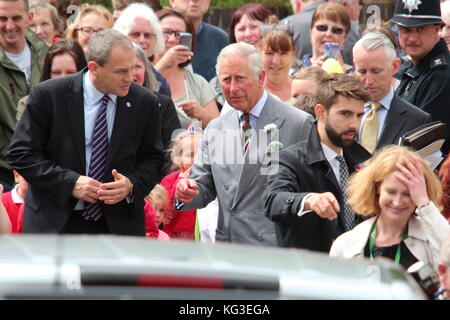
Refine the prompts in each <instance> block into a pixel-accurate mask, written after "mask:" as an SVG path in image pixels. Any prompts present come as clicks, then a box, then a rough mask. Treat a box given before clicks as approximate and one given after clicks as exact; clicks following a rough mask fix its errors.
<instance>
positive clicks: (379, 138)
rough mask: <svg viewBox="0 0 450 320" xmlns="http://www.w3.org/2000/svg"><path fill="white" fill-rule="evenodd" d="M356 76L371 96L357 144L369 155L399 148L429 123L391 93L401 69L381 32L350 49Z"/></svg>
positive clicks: (369, 36)
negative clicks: (405, 138)
mask: <svg viewBox="0 0 450 320" xmlns="http://www.w3.org/2000/svg"><path fill="white" fill-rule="evenodd" d="M353 61H354V63H353V65H354V66H355V69H356V76H357V77H358V78H359V79H360V80H361V81H362V82H363V83H364V86H365V87H366V88H367V90H369V92H370V95H371V96H372V99H371V102H372V103H371V104H368V105H366V106H365V110H364V111H365V116H364V118H363V122H362V125H361V130H360V134H359V143H360V144H361V145H362V146H363V147H364V148H366V149H367V150H368V151H369V152H374V151H375V150H378V149H380V148H382V147H383V146H385V145H388V144H398V142H399V139H400V137H401V136H402V135H404V134H405V133H407V132H409V131H411V130H413V129H415V128H417V127H419V126H421V125H423V124H425V123H428V122H431V116H430V115H429V114H428V113H426V112H424V111H422V110H420V109H419V108H417V107H415V106H413V105H412V104H410V103H409V102H406V101H405V100H403V99H401V98H400V97H399V96H398V95H397V94H395V93H394V88H393V85H392V83H393V76H394V75H395V74H396V73H397V71H398V69H399V67H400V59H398V58H397V57H396V52H395V48H394V45H393V44H392V42H391V40H390V39H389V38H388V37H387V36H385V35H384V34H383V33H381V32H370V33H367V34H366V35H364V36H363V37H362V38H361V39H360V40H359V41H358V42H356V44H355V46H354V47H353Z"/></svg>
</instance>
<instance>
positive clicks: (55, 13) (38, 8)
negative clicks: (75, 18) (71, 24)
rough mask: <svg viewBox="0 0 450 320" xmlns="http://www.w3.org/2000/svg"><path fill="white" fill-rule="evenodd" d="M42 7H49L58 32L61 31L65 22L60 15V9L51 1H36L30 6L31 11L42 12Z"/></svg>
mask: <svg viewBox="0 0 450 320" xmlns="http://www.w3.org/2000/svg"><path fill="white" fill-rule="evenodd" d="M42 9H47V10H48V12H49V13H50V18H51V20H52V23H53V26H54V28H55V31H56V32H60V31H61V29H62V26H63V22H62V20H61V18H60V17H59V15H58V11H57V10H56V8H55V7H54V6H52V5H51V4H50V3H43V2H36V3H35V4H33V5H32V6H31V7H30V12H40V11H41V10H42Z"/></svg>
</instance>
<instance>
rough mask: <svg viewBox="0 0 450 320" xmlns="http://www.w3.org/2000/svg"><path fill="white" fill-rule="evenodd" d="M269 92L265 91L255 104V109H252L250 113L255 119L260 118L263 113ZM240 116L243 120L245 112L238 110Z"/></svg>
mask: <svg viewBox="0 0 450 320" xmlns="http://www.w3.org/2000/svg"><path fill="white" fill-rule="evenodd" d="M267 96H268V94H267V91H266V90H264V92H263V94H262V96H261V98H260V99H259V100H258V102H257V103H256V104H255V106H254V107H253V108H251V109H250V111H249V113H250V114H251V115H252V116H253V117H255V118H259V115H260V114H261V111H262V109H263V107H264V105H265V104H266V101H267ZM237 112H238V115H239V119H240V118H241V116H242V115H243V114H244V112H242V111H241V110H237Z"/></svg>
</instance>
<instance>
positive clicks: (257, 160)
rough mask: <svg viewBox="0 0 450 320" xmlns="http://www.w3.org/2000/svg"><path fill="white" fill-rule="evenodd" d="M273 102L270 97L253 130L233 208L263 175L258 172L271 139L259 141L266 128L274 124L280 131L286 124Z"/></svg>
mask: <svg viewBox="0 0 450 320" xmlns="http://www.w3.org/2000/svg"><path fill="white" fill-rule="evenodd" d="M272 100H274V98H272V97H270V95H269V96H268V97H267V101H266V103H265V104H264V107H263V109H262V110H261V113H260V115H259V118H258V120H257V122H256V125H255V128H252V132H251V133H252V139H251V141H250V144H249V147H248V151H247V153H246V154H245V163H244V164H243V165H242V169H241V172H240V175H239V184H238V188H237V190H236V194H235V198H234V203H233V206H235V205H236V204H237V203H238V201H239V199H240V198H241V197H242V196H244V195H245V190H246V188H247V186H248V185H249V183H250V182H251V181H252V180H253V178H254V177H255V176H257V175H259V174H261V173H260V172H258V169H260V168H261V160H262V159H263V157H264V154H265V152H266V147H267V144H268V143H270V139H267V141H259V140H260V139H259V138H262V137H260V136H259V135H261V134H266V133H264V126H265V125H267V124H269V123H274V124H275V125H276V126H277V128H278V129H280V127H281V126H282V124H283V122H284V118H282V117H281V116H279V114H278V113H277V110H276V107H275V104H276V103H277V102H276V101H272ZM264 138H265V137H264ZM261 140H264V139H261Z"/></svg>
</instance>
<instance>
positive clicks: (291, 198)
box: [286, 196, 295, 204]
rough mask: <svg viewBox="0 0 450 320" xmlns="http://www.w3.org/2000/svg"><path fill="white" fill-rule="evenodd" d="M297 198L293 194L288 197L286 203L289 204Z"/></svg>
mask: <svg viewBox="0 0 450 320" xmlns="http://www.w3.org/2000/svg"><path fill="white" fill-rule="evenodd" d="M294 200H295V198H294V197H293V196H290V197H289V198H287V199H286V203H287V204H292V203H293V202H294Z"/></svg>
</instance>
